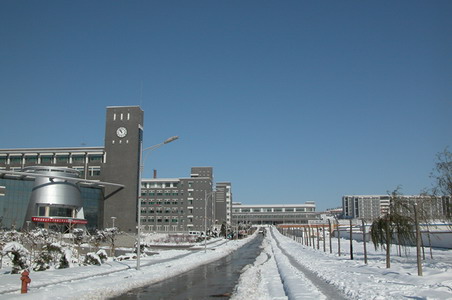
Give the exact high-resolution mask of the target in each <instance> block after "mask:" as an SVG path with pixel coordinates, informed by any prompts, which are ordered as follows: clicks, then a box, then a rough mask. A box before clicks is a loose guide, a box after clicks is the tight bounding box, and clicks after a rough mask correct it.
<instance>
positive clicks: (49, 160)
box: [41, 155, 53, 164]
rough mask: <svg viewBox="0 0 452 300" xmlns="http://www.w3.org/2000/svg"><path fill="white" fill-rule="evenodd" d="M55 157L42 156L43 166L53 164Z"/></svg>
mask: <svg viewBox="0 0 452 300" xmlns="http://www.w3.org/2000/svg"><path fill="white" fill-rule="evenodd" d="M52 159H53V156H51V155H42V156H41V164H45V163H52Z"/></svg>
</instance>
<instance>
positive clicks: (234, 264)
mask: <svg viewBox="0 0 452 300" xmlns="http://www.w3.org/2000/svg"><path fill="white" fill-rule="evenodd" d="M262 240H263V238H262V236H261V235H258V236H257V237H256V238H254V239H253V240H252V241H250V242H249V243H247V244H246V245H244V246H242V247H241V248H239V249H238V250H237V251H235V252H234V253H232V254H230V255H228V256H226V257H224V258H222V259H220V260H217V261H215V262H212V263H210V264H207V265H203V266H200V267H198V268H196V269H194V270H191V271H189V272H186V273H184V274H181V275H179V276H176V277H173V278H170V279H167V280H165V281H162V282H160V283H156V284H153V285H150V286H147V287H143V288H140V289H135V290H132V291H130V292H128V293H127V294H124V295H121V296H118V297H116V298H113V299H159V300H160V299H165V300H167V299H171V300H173V299H174V300H177V299H184V300H187V299H189V300H190V299H193V300H198V299H228V298H229V296H230V295H231V294H232V292H233V291H234V287H235V286H236V284H237V281H238V279H239V277H240V272H241V270H242V269H243V268H244V267H245V266H246V265H248V264H251V263H253V262H254V260H255V259H256V257H257V256H258V255H259V253H260V252H261V250H262V249H261V248H260V245H261V244H262Z"/></svg>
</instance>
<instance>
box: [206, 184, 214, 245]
mask: <svg viewBox="0 0 452 300" xmlns="http://www.w3.org/2000/svg"><path fill="white" fill-rule="evenodd" d="M214 193H215V191H212V192H210V193H207V191H205V197H204V253H206V252H207V199H208V197H209V196H213V194H214ZM212 202H213V199H212Z"/></svg>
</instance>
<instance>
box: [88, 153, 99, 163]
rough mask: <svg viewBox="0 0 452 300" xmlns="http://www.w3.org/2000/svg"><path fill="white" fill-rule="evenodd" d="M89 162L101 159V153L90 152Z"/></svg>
mask: <svg viewBox="0 0 452 300" xmlns="http://www.w3.org/2000/svg"><path fill="white" fill-rule="evenodd" d="M88 161H89V162H100V161H102V155H101V154H91V155H89V156H88Z"/></svg>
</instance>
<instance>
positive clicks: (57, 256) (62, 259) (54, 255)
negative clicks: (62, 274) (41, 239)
mask: <svg viewBox="0 0 452 300" xmlns="http://www.w3.org/2000/svg"><path fill="white" fill-rule="evenodd" d="M73 263H74V260H73V251H72V249H70V248H65V247H63V246H62V245H61V244H60V243H47V244H45V245H44V246H43V247H42V251H41V252H40V253H39V255H38V257H37V258H36V259H35V261H34V263H33V270H35V271H44V270H47V269H50V268H55V269H64V268H69V267H70V266H71V265H72V264H73Z"/></svg>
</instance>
